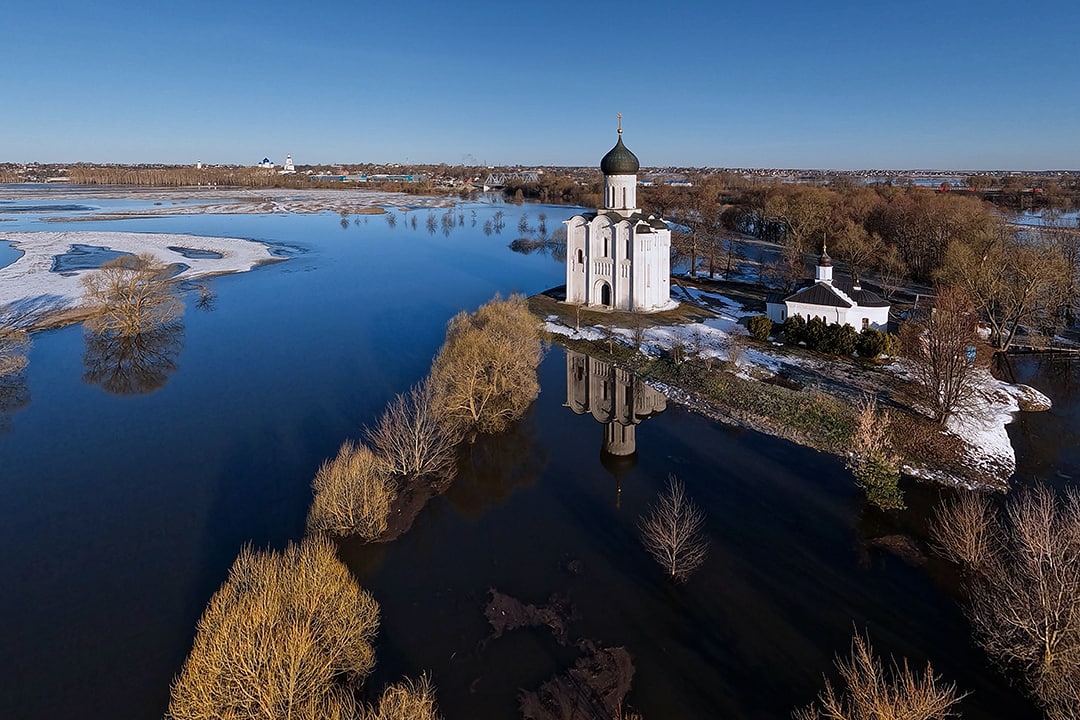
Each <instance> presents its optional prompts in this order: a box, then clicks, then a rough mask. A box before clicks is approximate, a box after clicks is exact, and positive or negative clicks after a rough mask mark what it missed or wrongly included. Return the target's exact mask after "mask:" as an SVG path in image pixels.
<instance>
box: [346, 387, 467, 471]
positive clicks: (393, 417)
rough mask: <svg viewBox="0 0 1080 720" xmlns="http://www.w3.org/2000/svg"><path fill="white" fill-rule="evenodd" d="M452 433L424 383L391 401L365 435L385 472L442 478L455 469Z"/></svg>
mask: <svg viewBox="0 0 1080 720" xmlns="http://www.w3.org/2000/svg"><path fill="white" fill-rule="evenodd" d="M454 430H455V428H454V424H453V423H452V422H451V421H450V420H449V419H448V418H446V417H445V416H444V413H442V412H440V411H439V407H438V405H437V404H436V401H435V397H434V393H433V391H432V385H431V382H429V381H428V380H424V381H422V382H420V383H419V384H417V385H415V386H413V388H412V389H411V390H409V392H408V393H405V394H403V395H398V396H397V397H396V398H394V400H393V402H391V403H390V405H389V406H387V408H386V410H385V411H384V412H383V415H382V418H381V419H380V420H379V424H378V425H376V426H375V427H374V428H373V429H369V430H368V432H367V435H368V440H369V441H370V442H371V445H372V447H374V448H375V449H376V451H377V455H376V458H377V459H378V460H380V461H382V464H383V467H384V469H385V470H386V471H387V472H388V473H390V474H392V475H402V476H420V475H430V476H445V475H447V474H448V473H451V472H452V471H453V468H454V452H455V449H456V447H457V441H458V437H457V435H456V433H455V432H454Z"/></svg>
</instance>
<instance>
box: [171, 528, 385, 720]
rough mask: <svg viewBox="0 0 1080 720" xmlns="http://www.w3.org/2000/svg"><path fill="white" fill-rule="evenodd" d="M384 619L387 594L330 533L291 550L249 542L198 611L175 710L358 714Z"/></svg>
mask: <svg viewBox="0 0 1080 720" xmlns="http://www.w3.org/2000/svg"><path fill="white" fill-rule="evenodd" d="M378 628H379V604H378V603H377V602H375V599H374V598H372V597H371V595H370V594H368V592H367V591H365V590H362V589H361V588H360V586H359V585H357V584H356V580H355V579H354V578H353V576H352V574H351V573H350V572H349V570H348V569H347V568H346V567H345V566H344V565H343V564H342V563H341V561H339V560H338V559H337V555H336V552H335V548H334V545H333V544H332V543H331V542H330V540H328V539H326V538H320V537H314V538H307V539H305V540H304V541H303V543H301V544H300V545H294V544H291V543H290V544H289V546H288V547H287V548H286V549H285V551H284V552H283V553H277V552H274V551H273V550H270V551H266V552H260V551H255V550H252V549H251V548H250V547H246V548H244V549H243V550H241V552H240V555H239V557H237V558H236V562H234V563H233V566H232V568H231V569H230V570H229V577H228V579H226V580H225V582H224V584H222V586H221V589H219V590H218V591H217V593H215V594H214V597H212V598H211V599H210V603H209V604H208V605H207V607H206V610H205V612H203V616H202V617H201V618H200V619H199V625H198V629H197V632H196V634H195V641H194V644H193V646H192V648H191V654H190V655H188V658H187V660H186V661H185V662H184V667H183V668H182V669H181V671H180V675H179V676H178V677H177V679H176V681H175V682H174V683H173V686H172V694H171V697H170V700H169V711H168V715H167V717H168V718H169V720H207V719H209V718H230V719H232V720H246V719H248V718H251V719H254V718H294V720H322V719H323V718H351V717H354V716H355V712H356V706H355V701H354V699H353V692H354V690H355V689H356V688H357V687H359V686H360V685H361V684H362V682H363V680H364V678H365V677H367V675H368V674H369V673H370V672H371V669H372V668H373V667H374V666H375V651H374V649H373V648H372V645H371V641H372V640H373V639H374V637H375V634H376V632H377V631H378Z"/></svg>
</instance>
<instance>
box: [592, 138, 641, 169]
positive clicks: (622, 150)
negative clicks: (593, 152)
mask: <svg viewBox="0 0 1080 720" xmlns="http://www.w3.org/2000/svg"><path fill="white" fill-rule="evenodd" d="M640 168H641V163H639V162H638V159H637V155H635V154H634V153H632V152H630V149H629V148H627V147H626V146H625V145H623V141H622V135H619V142H617V143H615V147H613V148H611V150H609V151H608V154H607V155H605V156H604V159H603V160H601V161H600V172H602V173H604V174H605V175H637V171H638V169H640Z"/></svg>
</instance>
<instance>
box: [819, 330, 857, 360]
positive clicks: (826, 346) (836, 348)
mask: <svg viewBox="0 0 1080 720" xmlns="http://www.w3.org/2000/svg"><path fill="white" fill-rule="evenodd" d="M858 340H859V333H857V332H855V328H853V327H851V326H850V325H829V326H827V327H826V328H825V335H824V337H823V338H822V341H821V345H820V346H819V347H818V350H820V351H821V352H826V353H831V354H833V355H844V356H850V355H852V354H853V353H854V352H855V345H856V344H857V343H858Z"/></svg>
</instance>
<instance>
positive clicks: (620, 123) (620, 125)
mask: <svg viewBox="0 0 1080 720" xmlns="http://www.w3.org/2000/svg"><path fill="white" fill-rule="evenodd" d="M615 117H617V118H619V134H620V135H622V113H618V114H617V115H615Z"/></svg>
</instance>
